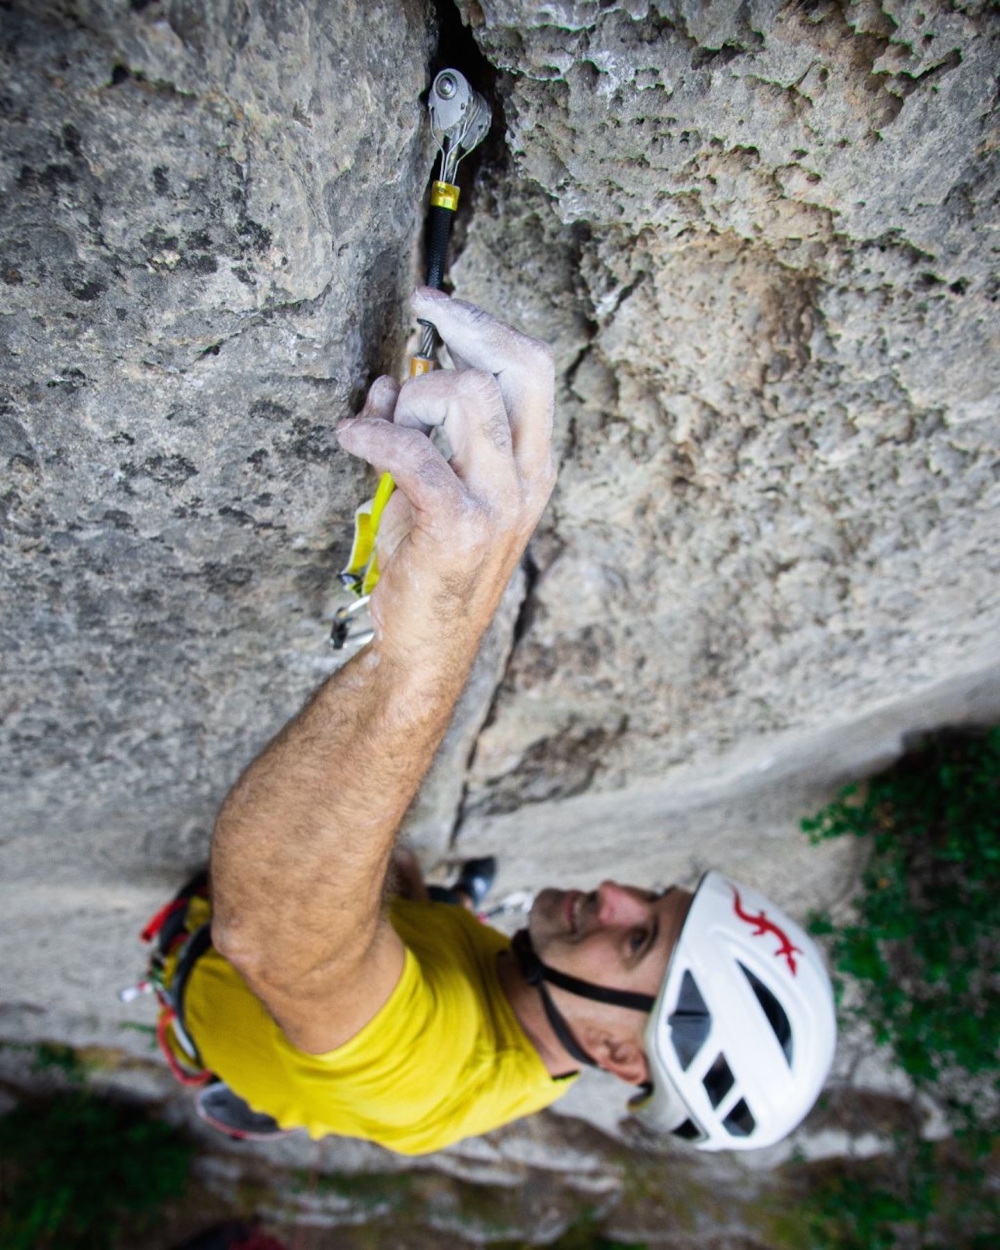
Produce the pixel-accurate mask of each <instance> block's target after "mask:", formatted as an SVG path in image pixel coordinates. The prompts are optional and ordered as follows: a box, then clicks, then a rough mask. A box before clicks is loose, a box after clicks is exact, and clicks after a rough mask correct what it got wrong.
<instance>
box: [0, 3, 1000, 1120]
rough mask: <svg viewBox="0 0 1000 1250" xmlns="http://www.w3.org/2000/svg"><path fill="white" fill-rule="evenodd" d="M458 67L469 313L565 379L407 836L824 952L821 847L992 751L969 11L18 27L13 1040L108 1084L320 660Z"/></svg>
mask: <svg viewBox="0 0 1000 1250" xmlns="http://www.w3.org/2000/svg"><path fill="white" fill-rule="evenodd" d="M442 23H443V24H444V27H445V33H446V34H448V37H449V38H450V39H451V40H452V43H449V44H446V43H441V42H439V40H440V37H441V29H442ZM462 23H464V26H462ZM449 32H450V34H449ZM461 38H465V39H474V41H475V44H476V46H478V48H479V51H480V53H481V55H482V56H483V57H484V58H485V61H486V62H488V63H489V65H490V66H492V71H490V72H495V83H492V86H493V87H494V88H495V95H494V97H493V102H494V105H495V108H496V112H497V125H496V131H495V134H496V136H497V138H496V139H495V141H494V142H493V143H492V144H491V145H490V146H489V147H488V149H487V150H486V151H485V153H484V154H482V155H481V156H480V157H479V158H478V159H479V164H478V167H477V166H476V164H475V160H472V161H470V162H469V164H468V166H467V167H465V168H466V169H467V172H463V173H462V174H461V175H460V179H459V181H460V182H462V183H463V209H462V217H461V220H460V223H459V229H458V230H457V231H456V240H455V244H456V246H455V252H454V256H453V263H452V266H451V279H452V282H453V284H454V288H455V291H456V293H457V294H459V295H461V296H463V297H466V298H469V299H473V300H476V301H478V302H481V303H482V304H484V305H485V306H486V307H487V308H489V309H490V310H491V311H493V312H495V313H497V314H498V315H501V316H503V317H505V318H508V319H509V320H511V321H513V322H515V323H516V324H518V325H519V326H521V327H522V328H524V329H525V330H527V331H528V332H529V333H531V334H534V335H537V336H539V337H542V338H544V339H547V340H548V341H550V342H551V343H552V344H553V346H554V349H555V353H556V361H557V370H558V404H557V414H556V421H557V425H556V448H557V454H558V457H559V461H560V476H559V483H558V486H557V489H556V493H555V495H554V498H553V501H552V504H551V505H550V508H549V510H548V512H547V514H546V516H545V518H544V520H543V522H542V525H541V526H540V529H539V532H538V534H537V536H536V538H535V540H534V541H533V543H532V546H531V549H530V553H529V559H528V560H527V562H526V567H525V569H524V570H523V571H522V572H521V574H520V575H519V580H518V581H517V582H516V584H515V585H514V586H513V587H512V590H511V592H510V595H509V598H508V601H507V603H506V604H505V608H504V612H503V615H502V619H501V620H500V621H499V623H498V625H497V627H496V629H495V630H494V633H493V635H492V636H491V638H490V641H489V645H488V646H487V647H486V648H485V651H484V657H483V663H482V665H481V666H480V669H479V671H478V672H477V675H476V679H475V681H474V682H473V683H472V684H471V685H470V689H469V692H468V697H467V698H466V700H465V702H464V703H463V707H462V710H461V714H460V716H459V719H458V721H457V723H456V725H455V727H454V729H453V732H452V734H451V735H450V737H449V740H448V742H447V744H446V747H445V749H444V751H443V754H442V758H441V760H440V761H439V763H438V767H437V770H436V773H435V774H434V776H433V777H432V778H431V780H430V782H429V783H428V785H427V787H426V788H425V792H424V794H423V795H422V796H421V800H420V802H419V803H418V804H417V805H416V806H415V808H414V810H413V813H412V814H411V819H410V822H409V826H408V829H409V833H410V836H411V837H412V838H413V840H414V841H415V843H416V845H417V847H418V849H419V850H420V851H421V852H422V854H423V855H424V858H425V861H426V863H427V866H428V867H432V866H433V865H435V863H439V861H440V860H441V859H442V857H443V856H445V855H446V854H448V853H449V852H450V853H452V854H455V855H461V854H464V853H469V854H479V853H496V854H498V855H499V856H500V858H501V870H500V877H499V880H498V885H497V891H496V896H500V895H502V894H504V893H505V892H506V891H508V890H515V889H516V890H522V889H535V888H538V887H540V886H541V885H544V884H545V883H547V882H549V881H553V880H555V881H558V880H567V882H568V883H572V884H578V885H581V886H585V887H586V886H590V885H593V884H594V883H596V882H597V881H599V880H601V879H602V878H603V877H609V876H616V877H619V878H622V879H629V878H632V879H637V880H644V881H655V882H658V883H664V884H665V883H666V882H667V881H669V880H673V879H681V880H683V881H684V882H685V883H691V882H692V881H693V880H694V879H696V877H697V874H698V873H699V872H700V871H701V870H703V869H704V868H707V867H709V866H712V865H718V866H721V867H730V868H731V869H732V870H733V871H734V873H739V874H740V875H741V876H742V877H743V878H745V879H746V880H748V881H750V882H752V883H754V884H757V885H759V886H762V887H763V888H765V889H770V890H771V892H772V893H773V894H774V895H775V897H776V898H777V899H778V900H779V901H781V902H783V903H785V904H786V905H787V906H788V907H789V908H790V909H791V910H792V911H793V912H794V913H795V914H797V915H799V916H803V915H804V914H805V913H806V911H807V910H808V908H809V907H811V906H814V905H817V904H831V903H834V904H836V903H838V902H839V901H840V900H842V899H843V898H844V897H845V895H846V894H847V893H849V890H850V886H851V882H852V879H853V876H854V874H855V871H856V864H855V861H854V848H852V847H839V846H831V847H827V848H824V849H823V850H815V849H810V848H809V847H808V845H807V844H806V843H805V840H804V839H803V838H802V836H801V835H800V833H799V832H798V829H797V826H798V821H799V819H800V818H801V817H802V816H803V815H807V814H809V812H810V811H811V810H814V809H815V808H816V807H817V806H819V805H820V804H821V803H822V802H823V801H824V800H825V798H826V797H828V796H829V794H830V793H831V791H832V789H833V788H834V787H835V786H836V785H837V784H838V783H839V782H840V781H842V780H843V779H845V778H847V777H850V776H855V775H860V774H863V773H864V772H865V771H867V770H870V769H871V768H873V767H875V766H876V765H878V764H882V763H885V762H886V761H887V760H888V759H889V758H891V757H892V756H893V755H894V754H895V753H898V751H899V750H900V749H901V748H902V745H903V743H904V740H905V738H906V736H907V734H909V733H911V732H914V731H917V730H922V729H928V728H933V727H935V726H936V725H940V724H943V723H955V722H963V721H978V722H984V723H989V722H994V723H995V722H996V721H997V720H1000V641H998V640H1000V524H998V521H1000V412H998V407H1000V405H998V401H997V398H996V396H997V394H998V389H1000V387H998V383H1000V311H998V297H1000V226H998V222H1000V217H998V198H1000V155H998V149H1000V96H998V91H997V78H996V67H997V65H998V64H1000V16H998V14H997V10H996V8H995V6H991V5H989V4H986V3H983V4H960V3H959V4H944V3H927V4H924V5H920V6H918V5H915V4H903V3H898V4H896V3H889V2H888V0H887V2H886V3H885V4H882V5H881V6H880V5H878V4H876V3H854V4H834V3H830V4H822V3H820V4H812V5H809V6H798V5H787V6H783V5H780V4H777V3H770V4H768V3H757V2H756V0H750V2H749V3H746V4H742V5H739V6H737V5H727V4H719V5H707V6H706V5H703V4H700V3H696V2H695V0H676V2H669V0H664V3H654V4H649V3H644V2H642V0H629V2H628V3H606V2H602V3H596V2H593V3H585V2H582V0H581V2H580V3H573V2H572V0H566V2H565V3H557V2H553V3H543V4H534V3H532V4H529V3H527V2H526V0H459V2H458V4H457V6H456V7H455V8H454V9H453V8H452V7H451V6H449V5H447V4H440V5H437V6H432V5H430V3H429V0H427V2H426V3H425V2H424V0H380V2H372V3H364V4H362V3H360V2H354V3H350V2H349V3H341V4H337V5H331V4H325V3H321V2H320V0H268V2H266V3H265V0H248V3H245V4H242V5H240V6H229V5H226V4H223V3H221V0H220V2H215V0H213V2H211V3H206V4H199V5H192V4H188V3H184V2H183V0H153V2H149V3H133V4H131V5H125V4H121V3H114V2H113V0H87V2H80V3H69V2H66V3H55V2H53V0H40V2H38V3H34V4H27V3H23V2H22V0H14V2H12V3H8V4H5V5H4V6H3V7H2V16H0V58H2V69H0V116H2V118H3V126H2V128H0V453H2V470H3V472H2V483H0V496H2V501H3V509H4V510H3V519H2V541H3V559H2V563H0V577H2V579H3V583H2V596H0V601H2V609H0V610H2V613H3V622H2V629H3V637H4V661H5V662H4V677H3V685H2V700H3V702H2V708H3V717H2V730H0V733H2V743H3V771H2V778H0V802H2V810H3V812H4V818H5V819H4V830H3V835H2V839H0V877H2V884H0V898H2V900H3V903H4V907H3V916H4V920H3V921H2V922H0V963H2V965H3V967H4V969H5V978H4V981H5V988H4V991H3V1001H2V1003H0V1036H2V1037H3V1038H6V1039H22V1040H24V1039H27V1040H28V1041H34V1040H37V1039H39V1038H62V1039H63V1040H66V1041H70V1042H72V1043H73V1044H74V1045H86V1044H100V1045H106V1046H126V1045H134V1046H135V1047H139V1045H140V1042H139V1041H138V1040H137V1036H136V1035H135V1034H134V1032H131V1031H129V1029H128V1026H129V1024H130V1023H131V1022H132V1021H134V1020H135V1019H140V1020H142V1019H146V1017H144V1016H143V1015H142V1009H140V1011H139V1014H138V1016H137V1015H136V1014H135V1012H136V1009H134V1008H133V1009H129V1010H127V1009H125V1008H120V1007H119V1006H118V1005H117V1004H116V1003H115V1001H114V998H113V991H114V990H115V989H116V988H117V987H118V986H119V985H120V984H123V983H124V982H125V981H127V980H129V979H131V977H132V976H133V975H134V974H136V973H138V971H139V970H140V968H141V953H140V951H139V948H138V945H137V944H136V943H134V940H133V936H132V935H133V933H134V932H135V931H136V930H137V929H138V928H139V926H140V925H141V923H142V921H143V920H145V919H146V916H147V914H148V913H149V912H150V911H152V910H153V908H154V907H155V906H156V905H157V904H158V903H159V902H161V901H162V899H163V898H164V897H165V896H166V893H167V891H168V890H169V889H171V888H173V887H174V886H175V885H176V884H178V883H179V881H180V880H181V878H182V876H183V874H184V873H185V872H186V871H187V870H189V869H190V868H192V867H194V866H195V865H197V864H198V863H199V862H200V861H201V860H202V859H203V858H204V856H205V853H206V848H207V845H208V838H209V831H210V829H211V825H212V821H213V818H214V814H215V811H216V810H217V807H218V804H219V802H220V801H221V799H222V797H223V796H224V794H225V792H226V790H227V789H228V787H229V786H230V785H231V784H232V782H233V780H234V779H235V777H236V776H237V775H238V773H239V770H240V768H241V767H242V766H243V765H244V764H245V763H246V762H247V761H248V760H249V759H250V758H251V756H252V755H253V753H254V752H255V751H256V750H258V749H259V748H260V747H261V746H262V745H263V744H264V743H265V742H266V741H267V740H268V739H269V738H270V737H271V735H272V734H273V733H275V732H276V731H277V730H278V729H279V728H280V726H281V724H282V723H283V722H284V720H285V719H286V718H287V717H288V716H289V715H291V714H292V713H293V712H294V711H295V710H296V709H297V708H298V707H299V706H300V705H301V703H302V702H303V700H304V699H305V698H306V697H307V695H308V693H309V692H310V690H311V689H313V688H314V687H315V685H316V684H317V683H318V681H319V680H321V679H322V678H323V677H324V676H325V675H327V674H328V673H330V672H332V671H333V669H334V668H335V667H336V665H337V664H338V663H339V662H340V661H339V659H338V657H336V656H335V655H333V654H332V653H331V652H330V650H329V647H328V644H327V635H328V633H329V622H330V615H331V613H332V612H333V610H334V608H335V607H336V606H338V605H339V604H341V603H344V602H345V599H344V597H343V595H342V594H341V593H340V591H339V590H338V586H337V581H336V573H337V570H338V569H339V568H340V567H341V565H342V564H343V563H344V560H345V558H346V556H347V552H348V546H349V537H350V525H351V518H352V516H353V512H354V509H355V507H356V506H357V504H358V503H359V502H360V501H361V500H362V499H363V498H365V496H366V495H367V494H369V493H370V492H371V489H372V486H373V479H372V476H371V475H370V474H368V473H367V472H366V471H365V470H364V468H363V466H361V465H359V464H358V463H356V462H352V461H351V460H350V459H349V458H348V457H347V456H346V455H344V454H343V453H342V452H341V451H340V450H339V447H338V445H337V443H336V439H335V437H334V433H333V430H334V426H335V423H336V421H337V419H339V417H340V416H341V415H343V414H344V413H346V412H349V411H352V410H356V409H357V407H358V406H359V403H360V399H361V396H362V395H363V393H364V390H365V388H366V386H367V385H368V383H369V382H370V381H371V379H372V378H373V377H374V376H375V375H376V374H377V373H379V372H384V371H391V372H397V373H401V372H402V370H403V362H404V342H405V339H406V336H407V334H408V332H409V329H410V317H409V312H408V309H407V304H406V299H407V294H408V292H409V290H410V289H411V287H412V285H413V283H414V281H415V279H416V277H417V275H418V273H419V268H420V233H421V221H422V216H423V212H424V201H423V198H422V197H423V196H424V193H425V189H426V183H427V179H428V176H429V174H430V170H431V160H432V148H431V143H430V137H429V134H428V133H427V129H426V124H425V119H424V112H425V110H424V107H423V105H422V103H421V100H420V94H421V92H423V91H424V90H425V89H426V87H427V86H428V84H429V82H430V77H431V73H432V69H433V68H435V67H436V65H437V64H438V62H437V61H436V60H435V57H436V56H437V55H438V52H439V48H441V47H445V46H447V47H451V46H457V45H456V44H455V42H454V41H455V40H458V41H459V42H460V39H461ZM459 68H463V66H462V65H460V66H459ZM466 68H468V67H466ZM474 68H475V73H477V74H479V73H483V74H485V76H484V77H483V78H482V80H481V81H479V82H477V85H479V86H491V82H490V81H488V79H489V72H487V71H484V70H482V68H481V67H474ZM472 72H473V71H472V69H470V73H472ZM484 721H485V724H484ZM147 1022H148V1020H147ZM847 1066H848V1064H847V1059H845V1061H844V1063H843V1065H842V1067H841V1069H839V1070H842V1071H845V1072H846V1070H847ZM605 1102H606V1100H605ZM598 1104H600V1105H598ZM607 1106H610V1103H607ZM607 1106H605V1103H604V1102H601V1101H600V1100H599V1099H597V1098H596V1097H595V1099H594V1101H593V1103H592V1104H590V1105H587V1106H584V1105H581V1106H580V1107H579V1108H578V1112H577V1113H578V1114H581V1115H589V1116H590V1118H592V1119H593V1120H595V1122H598V1123H600V1124H601V1126H602V1127H604V1128H607V1129H609V1130H614V1127H615V1121H616V1114H615V1113H613V1112H611V1111H608V1110H607Z"/></svg>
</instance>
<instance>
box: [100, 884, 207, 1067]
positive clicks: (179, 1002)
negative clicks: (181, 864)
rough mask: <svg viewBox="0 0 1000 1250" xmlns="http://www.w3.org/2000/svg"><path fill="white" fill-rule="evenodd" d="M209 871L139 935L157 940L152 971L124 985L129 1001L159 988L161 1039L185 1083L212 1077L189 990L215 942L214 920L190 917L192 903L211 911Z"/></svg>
mask: <svg viewBox="0 0 1000 1250" xmlns="http://www.w3.org/2000/svg"><path fill="white" fill-rule="evenodd" d="M207 900H208V873H207V872H200V873H198V874H197V875H196V876H194V877H192V878H191V880H190V881H188V882H187V884H186V885H184V886H183V887H182V888H181V889H180V890H179V891H178V893H177V894H176V895H175V897H174V898H173V899H171V901H170V902H169V903H167V904H166V906H164V907H161V908H160V910H159V911H158V912H157V913H156V915H155V916H153V918H152V919H151V920H150V921H149V923H148V924H147V925H146V927H145V928H144V929H143V931H142V933H141V934H140V935H139V936H140V937H141V938H142V940H143V941H144V942H147V943H149V944H150V946H151V951H150V958H149V966H148V968H147V970H146V975H145V977H143V979H142V980H141V981H138V982H137V983H136V984H135V985H130V986H127V987H126V988H125V989H123V990H120V991H119V994H118V998H119V999H120V1001H121V1002H123V1003H131V1002H134V1001H135V999H136V998H138V997H139V996H140V995H141V994H150V993H153V994H155V995H156V998H157V1001H158V1002H159V1004H160V1014H159V1018H158V1020H157V1024H156V1040H157V1042H158V1043H159V1046H160V1049H161V1050H162V1051H163V1056H164V1058H165V1059H166V1061H167V1064H168V1065H169V1067H170V1071H171V1072H172V1073H173V1074H174V1076H175V1077H176V1078H177V1080H178V1081H180V1083H181V1084H182V1085H190V1086H201V1085H205V1084H206V1083H207V1082H208V1081H210V1080H211V1079H212V1074H211V1073H210V1072H209V1071H207V1069H206V1068H205V1066H204V1064H203V1063H202V1061H201V1057H200V1055H199V1054H198V1048H197V1047H196V1046H195V1044H194V1042H193V1041H192V1040H191V1038H190V1037H189V1036H188V1032H187V1029H186V1028H185V1024H184V991H185V989H186V988H187V983H188V978H189V977H190V975H191V972H192V970H193V969H194V966H195V964H196V963H197V962H198V960H199V959H200V958H201V956H202V955H203V954H204V953H205V951H207V950H208V948H209V946H210V945H211V943H212V935H211V929H210V926H209V925H208V923H207V922H206V923H202V924H195V925H192V924H191V923H190V917H191V914H192V908H193V907H198V906H201V907H202V908H204V909H205V912H206V915H207Z"/></svg>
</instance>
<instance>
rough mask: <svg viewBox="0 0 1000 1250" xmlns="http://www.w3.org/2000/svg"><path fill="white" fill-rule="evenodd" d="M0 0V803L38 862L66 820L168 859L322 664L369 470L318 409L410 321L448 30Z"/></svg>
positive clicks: (64, 835) (214, 9)
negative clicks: (443, 37) (0, 712)
mask: <svg viewBox="0 0 1000 1250" xmlns="http://www.w3.org/2000/svg"><path fill="white" fill-rule="evenodd" d="M0 20H2V32H3V33H2V53H3V62H2V66H3V67H2V71H0V74H2V84H3V85H2V90H0V97H2V99H0V106H2V112H3V117H4V140H3V153H2V159H3V164H2V167H0V187H2V190H0V195H2V202H3V223H2V261H0V279H2V283H3V285H2V286H0V351H2V353H3V355H2V367H3V383H2V395H0V400H2V416H0V422H2V425H0V431H2V439H3V479H4V485H3V492H2V493H3V503H4V529H3V533H4V559H3V577H4V583H5V584H4V590H3V604H4V609H3V611H4V616H5V622H4V636H5V653H6V662H5V670H6V679H5V682H4V735H5V747H6V751H5V766H4V770H3V783H2V784H3V788H4V794H5V797H4V800H3V801H4V807H5V811H6V813H7V818H8V820H10V821H11V823H12V825H13V829H12V830H10V832H15V831H19V832H21V833H23V834H24V835H25V836H30V838H31V840H32V844H31V851H30V855H31V857H32V860H33V861H34V862H35V863H36V864H37V862H38V859H39V857H41V858H42V859H45V858H46V857H47V856H48V854H49V852H48V851H47V849H46V848H47V847H52V848H53V851H52V855H53V862H52V863H51V865H50V867H51V869H52V870H53V871H58V870H59V867H60V865H62V866H65V864H66V849H65V843H66V841H67V839H69V840H70V841H71V842H74V845H75V847H76V851H77V853H78V854H79V855H80V856H83V857H85V856H86V854H87V850H88V847H89V848H91V850H92V849H93V848H95V846H96V847H100V851H99V852H98V853H99V854H101V853H108V855H109V858H110V859H112V860H113V861H114V862H115V863H116V864H117V866H118V869H119V870H120V869H121V868H122V867H123V861H122V859H121V857H122V856H125V857H126V860H127V861H130V862H131V864H132V866H133V867H135V868H137V869H141V868H144V867H149V866H150V865H151V864H168V863H169V864H171V865H172V866H175V865H176V864H177V861H178V859H181V860H185V859H191V858H198V857H201V856H203V855H204V850H205V845H206V838H207V833H208V829H209V828H210V825H211V819H212V813H213V808H214V806H215V805H217V803H218V801H219V800H220V798H221V796H222V794H223V793H224V792H225V790H226V788H228V785H230V784H231V783H232V781H233V780H234V779H235V776H236V774H237V772H238V770H239V768H240V767H242V765H243V764H244V763H245V762H246V761H247V759H248V757H249V756H250V754H252V752H253V751H255V750H256V749H257V748H258V747H259V746H260V745H261V744H262V742H263V741H264V740H266V738H267V737H268V736H270V734H271V733H273V732H275V730H276V729H277V728H278V727H279V726H280V724H281V722H282V720H283V719H285V718H286V717H287V716H288V715H290V714H291V713H292V711H294V710H295V708H296V707H297V706H298V705H299V704H301V702H302V700H303V699H304V697H305V696H306V694H307V693H308V691H309V690H310V689H311V688H312V687H313V686H315V684H316V683H317V681H318V679H319V678H320V677H321V676H323V675H324V674H325V673H326V672H328V671H330V670H331V669H332V667H333V661H332V658H331V657H330V655H329V648H328V647H327V643H326V635H327V633H328V629H329V626H328V625H326V626H325V627H324V623H323V618H324V614H325V615H326V616H327V617H328V616H329V612H330V610H331V607H332V605H333V602H334V591H335V583H334V574H335V573H336V571H337V569H338V568H339V567H340V565H341V564H342V563H343V560H344V557H345V556H346V553H347V544H348V541H349V536H350V520H351V517H352V516H353V510H354V507H355V506H356V504H357V503H358V502H360V500H361V499H362V498H364V496H365V494H366V493H368V488H369V483H368V482H367V480H366V477H365V474H364V471H363V470H362V468H361V467H360V466H359V465H358V464H356V463H351V462H350V461H349V460H348V458H347V457H345V456H344V455H342V454H341V453H340V452H339V449H338V448H337V445H336V442H335V439H334V437H333V432H332V431H333V427H334V425H335V423H336V421H337V420H338V419H339V417H340V416H341V415H342V414H344V413H345V412H346V411H347V410H349V409H350V408H351V407H352V406H353V405H356V403H357V401H358V398H359V396H360V394H361V393H362V390H363V388H364V386H365V384H366V383H367V381H369V380H370V378H371V376H373V375H374V374H375V373H377V372H380V371H385V370H395V368H396V367H397V365H398V361H399V357H400V353H401V347H402V342H403V338H404V337H405V334H406V331H407V328H408V320H409V319H408V312H407V306H406V297H407V294H408V292H409V290H410V287H411V283H412V275H413V265H414V249H415V245H416V243H417V240H418V233H419V230H418V228H419V222H420V216H421V196H422V194H423V190H424V186H425V183H426V179H427V175H428V169H429V162H430V148H429V136H428V135H427V133H426V128H425V127H424V126H423V125H422V120H423V119H422V112H423V109H422V106H421V104H420V101H419V98H418V97H419V94H420V92H421V91H422V90H423V89H424V87H425V85H426V78H427V64H428V57H429V55H430V51H431V47H432V45H433V40H434V35H435V29H434V26H433V23H432V22H431V20H430V10H429V7H428V5H427V4H425V3H423V2H422V0H412V2H408V0H404V2H401V3H396V2H395V0H394V2H393V3H387V4H384V5H379V4H371V3H366V4H338V5H336V6H334V5H330V4H327V3H324V2H323V0H315V2H306V3H302V2H300V0H288V2H287V3H281V2H274V0H269V2H267V3H253V4H248V5H246V4H239V5H235V4H228V3H221V2H220V3H209V4H187V3H166V2H165V3H153V4H131V5H129V4H124V3H111V2H107V3H81V4H62V5H60V4H47V3H46V4H32V5H28V4H14V5H5V6H4V9H3V12H2V15H0ZM373 35H374V36H377V37H373ZM109 839H110V840H111V841H115V840H116V839H117V843H116V845H114V847H113V848H112V847H109ZM70 858H71V859H74V858H75V857H74V855H73V854H72V853H71V854H70Z"/></svg>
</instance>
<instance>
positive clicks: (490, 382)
mask: <svg viewBox="0 0 1000 1250" xmlns="http://www.w3.org/2000/svg"><path fill="white" fill-rule="evenodd" d="M457 377H458V389H459V392H460V393H461V394H462V395H463V396H467V397H468V398H470V399H483V398H485V397H490V398H492V396H494V395H495V394H496V392H497V389H498V388H497V380H496V378H495V377H494V376H493V374H492V373H488V372H487V371H486V370H485V369H463V370H462V372H461V373H459V374H458V375H457Z"/></svg>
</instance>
